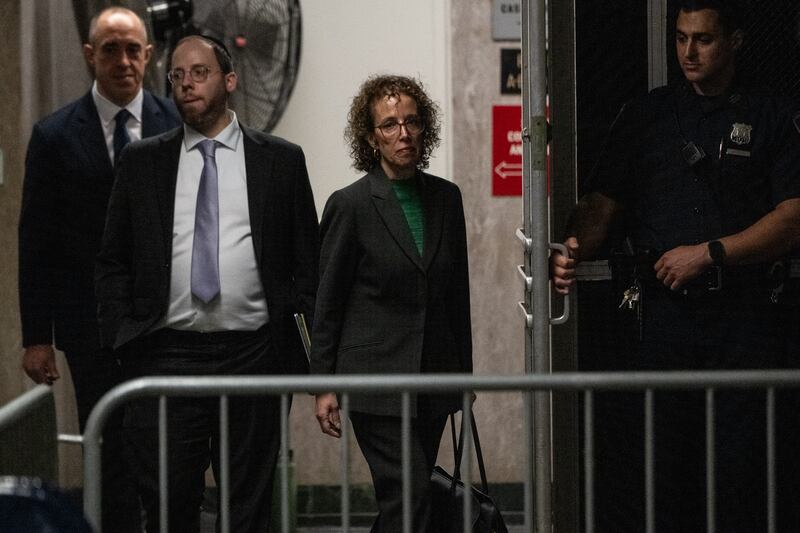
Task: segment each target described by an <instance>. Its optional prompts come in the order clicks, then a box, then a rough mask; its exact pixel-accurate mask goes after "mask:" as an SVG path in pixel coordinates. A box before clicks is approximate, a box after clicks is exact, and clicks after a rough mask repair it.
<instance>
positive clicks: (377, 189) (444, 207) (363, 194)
mask: <svg viewBox="0 0 800 533" xmlns="http://www.w3.org/2000/svg"><path fill="white" fill-rule="evenodd" d="M416 179H418V180H419V183H420V193H421V199H422V204H423V210H424V218H425V225H424V246H423V254H422V256H420V254H419V252H418V251H417V248H416V245H415V244H414V240H413V237H412V235H411V230H410V229H409V227H408V223H407V222H406V218H405V215H404V213H403V209H402V207H401V206H400V203H399V202H398V200H397V198H396V196H395V194H394V191H393V190H392V186H391V183H390V182H389V179H388V178H387V177H386V175H385V174H384V172H383V170H382V169H381V167H380V166H376V167H375V168H374V169H373V170H372V171H371V172H370V173H369V174H367V175H366V176H364V177H363V178H361V179H359V180H358V181H356V182H355V183H353V184H352V185H350V186H348V187H345V188H344V189H341V190H339V191H336V192H335V193H334V194H333V195H332V196H331V197H330V199H329V200H328V203H327V205H326V206H325V211H324V213H323V215H322V223H321V234H322V251H321V257H320V267H321V269H320V287H319V291H318V294H317V307H316V313H315V318H316V321H315V323H314V328H313V335H312V342H311V346H312V355H311V368H312V372H314V373H319V374H333V373H336V374H376V373H388V374H398V373H402V374H409V373H418V372H427V373H432V372H472V335H471V326H470V302H469V273H468V265H467V243H466V228H465V224H464V210H463V207H462V203H461V193H460V191H459V190H458V187H456V186H455V185H454V184H452V183H450V182H448V181H446V180H443V179H441V178H437V177H436V176H432V175H430V174H424V173H422V172H419V173H418V175H417V177H416ZM412 403H414V405H413V406H412V410H413V411H414V412H415V411H416V402H415V401H414V402H412ZM350 406H351V409H353V410H354V411H359V412H366V413H372V414H382V415H399V413H400V402H399V398H398V397H397V396H396V395H395V396H385V395H379V394H363V395H358V396H353V397H352V398H351V403H350ZM433 407H434V409H435V410H437V411H442V412H448V411H455V410H457V409H459V408H460V402H459V399H458V398H454V397H451V396H449V397H446V398H444V397H442V398H438V399H436V401H434V405H433Z"/></svg>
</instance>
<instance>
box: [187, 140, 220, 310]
mask: <svg viewBox="0 0 800 533" xmlns="http://www.w3.org/2000/svg"><path fill="white" fill-rule="evenodd" d="M197 149H198V150H200V153H201V154H202V155H203V172H202V173H201V174H200V187H199V188H198V189H197V207H196V208H195V214H194V242H193V244H192V294H194V295H195V296H197V297H198V298H199V299H200V300H202V301H203V302H204V303H208V302H210V301H211V300H213V299H214V298H215V297H216V296H217V295H218V294H219V191H218V189H217V162H216V160H215V159H214V152H215V151H216V149H217V143H216V141H212V140H211V139H206V140H205V141H200V142H199V143H198V144H197Z"/></svg>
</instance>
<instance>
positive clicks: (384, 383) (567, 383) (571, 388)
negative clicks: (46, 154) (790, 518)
mask: <svg viewBox="0 0 800 533" xmlns="http://www.w3.org/2000/svg"><path fill="white" fill-rule="evenodd" d="M798 387H800V370H769V371H705V372H686V371H676V372H594V373H586V372H584V373H561V374H551V375H520V376H508V375H505V376H469V375H454V374H436V375H434V374H428V375H394V376H389V375H370V376H368V377H365V376H363V375H360V376H358V375H349V376H256V377H244V376H237V377H219V376H204V377H151V378H142V379H137V380H134V381H130V382H127V383H124V384H122V385H119V386H118V387H116V388H114V389H113V390H111V391H110V392H109V393H107V394H106V395H105V396H104V397H103V398H102V399H101V400H100V402H98V404H97V406H96V407H95V409H94V410H93V411H92V414H91V416H90V417H89V421H88V424H87V427H86V431H85V433H84V439H83V441H84V454H85V455H84V475H85V478H84V510H85V513H86V516H87V517H88V519H89V521H90V522H91V523H92V525H93V526H94V527H95V528H96V529H97V531H100V530H101V522H100V516H101V513H100V510H101V506H102V501H101V496H100V495H101V486H100V483H101V481H100V480H101V476H100V468H101V463H100V436H101V434H102V430H103V425H104V423H105V421H106V418H107V417H108V415H109V413H110V412H112V411H113V410H114V409H116V408H117V407H119V406H121V405H123V404H124V403H126V402H128V401H131V400H134V399H139V398H145V397H159V471H160V480H159V485H160V505H161V528H162V531H168V524H167V505H166V504H167V501H166V498H167V484H168V479H167V475H166V472H167V470H166V466H167V464H166V460H167V452H166V450H167V442H166V429H167V427H166V426H167V401H166V399H167V397H200V396H219V397H220V441H221V444H220V465H221V468H220V470H221V475H220V479H219V480H218V481H219V483H220V506H219V512H220V524H221V530H222V532H223V533H228V532H229V531H230V522H229V512H230V510H229V507H230V501H229V492H228V483H229V461H228V457H227V455H228V450H229V446H228V433H227V424H228V398H229V397H230V396H262V395H280V397H281V454H280V457H281V458H282V459H280V465H279V471H280V476H281V511H282V524H281V529H282V531H283V532H284V533H286V532H288V531H289V524H288V516H289V513H288V505H289V498H288V455H289V454H288V450H289V437H290V435H289V424H288V416H289V395H290V394H292V393H323V392H330V391H336V392H337V393H339V394H341V400H342V401H341V406H342V420H343V424H344V423H345V422H346V421H347V417H348V413H347V410H348V403H349V396H350V395H351V394H358V393H366V392H372V393H374V392H376V391H379V392H381V393H385V394H399V395H401V399H402V418H403V426H402V427H403V431H402V460H403V495H402V496H403V516H404V532H406V533H410V532H411V509H410V502H411V494H410V484H409V481H410V475H411V470H410V469H411V465H410V420H411V416H410V407H409V406H410V395H411V394H412V393H426V392H427V393H431V392H436V393H448V392H449V393H456V392H461V393H462V397H463V412H464V416H465V418H466V419H467V421H469V417H471V416H472V392H481V391H487V392H489V391H493V392H506V391H517V392H520V393H521V394H523V395H525V401H524V402H523V404H524V408H525V409H526V412H525V413H524V414H525V416H524V421H525V427H524V429H523V433H524V436H525V443H524V444H525V449H529V448H530V446H532V445H533V442H532V441H531V438H530V437H528V435H531V433H532V431H531V428H532V427H534V426H533V422H534V421H533V414H532V413H531V411H530V410H531V406H532V402H531V401H530V400H531V396H532V395H533V394H534V393H542V392H544V393H549V392H556V391H560V392H582V393H583V399H584V402H583V403H584V415H585V416H584V448H585V451H586V453H585V454H584V464H583V468H584V477H585V490H586V498H585V505H584V512H585V524H586V532H587V533H592V531H593V530H594V521H595V520H594V512H595V511H594V503H593V502H594V486H593V483H592V480H593V472H594V457H593V453H592V450H593V442H594V434H593V420H594V413H593V398H594V396H593V395H594V393H595V392H598V391H642V392H643V394H644V395H645V407H644V410H645V413H644V417H645V439H644V440H645V442H644V443H643V445H644V447H645V460H646V464H645V473H646V481H645V502H646V510H645V512H646V519H647V524H648V531H652V530H653V529H652V528H653V525H652V524H653V523H654V485H653V449H654V434H653V427H652V419H653V393H654V391H657V390H686V391H689V390H705V394H706V417H707V418H706V420H707V442H706V460H707V464H708V465H712V466H713V464H714V461H715V450H714V445H713V442H714V434H713V424H708V421H709V420H712V421H713V416H714V394H715V391H716V390H718V389H729V388H735V389H763V390H765V405H766V418H767V420H766V428H767V430H766V435H765V439H766V443H767V444H766V446H767V458H766V459H767V485H768V487H767V507H768V513H767V514H768V518H767V519H768V524H767V531H775V435H774V432H775V390H776V389H779V388H798ZM343 427H344V426H343ZM469 427H470V425H469V423H467V424H466V425H465V435H466V436H465V439H464V443H465V451H464V453H465V456H467V457H468V456H469V454H470V453H471V450H470V445H471V437H470V435H469ZM347 434H348V432H347V431H344V432H343V434H342V435H343V438H342V439H341V459H342V473H341V483H342V491H341V513H342V531H343V532H345V533H347V532H348V531H349V530H350V521H349V514H350V501H349V497H348V492H349V479H348V474H347V465H348V464H349V442H348V437H347ZM523 455H524V456H525V457H524V459H525V460H526V461H527V460H528V457H529V454H523ZM524 466H525V467H524V468H523V469H522V470H521V471H522V472H524V473H525V474H526V476H530V475H531V474H530V473H531V472H532V469H531V468H530V465H524ZM708 477H709V483H708V486H709V487H713V486H714V469H713V468H708ZM462 480H463V482H464V485H465V486H469V485H471V482H472V480H471V472H470V468H465V469H463V471H462ZM524 481H525V483H524V487H525V499H526V501H529V500H528V499H529V498H532V497H533V495H531V494H529V491H531V490H533V489H532V487H535V486H536V484H535V483H534V481H535V480H533V479H530V478H528V479H525V480H524ZM707 498H708V499H707V503H708V505H707V507H708V528H707V531H709V532H711V533H713V532H714V519H713V517H714V512H715V502H714V494H713V489H709V490H708V492H707ZM470 505H471V503H470V499H469V498H466V499H465V505H464V509H463V511H464V515H463V520H464V523H465V524H466V523H467V521H468V519H469V517H470V515H471V511H472V510H471V509H470ZM533 515H534V510H533V509H531V508H530V507H529V506H526V507H525V511H524V527H525V530H526V531H534V516H533Z"/></svg>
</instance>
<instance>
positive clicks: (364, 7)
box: [273, 0, 452, 213]
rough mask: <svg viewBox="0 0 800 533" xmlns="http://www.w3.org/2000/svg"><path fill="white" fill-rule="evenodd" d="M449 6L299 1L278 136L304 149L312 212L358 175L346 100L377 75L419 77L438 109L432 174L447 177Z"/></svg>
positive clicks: (387, 0)
mask: <svg viewBox="0 0 800 533" xmlns="http://www.w3.org/2000/svg"><path fill="white" fill-rule="evenodd" d="M449 2H450V0H402V1H397V0H340V1H330V0H302V1H301V9H302V17H303V43H302V51H301V54H302V55H301V58H300V71H299V77H298V81H297V85H296V86H295V89H294V92H293V93H292V96H291V99H290V100H289V105H288V107H287V109H286V111H285V112H284V115H283V117H282V118H281V120H280V122H279V123H278V125H277V127H276V129H275V131H274V132H273V133H275V134H276V135H279V136H281V137H284V138H286V139H288V140H290V141H292V142H295V143H297V144H299V145H301V146H302V147H303V150H304V151H305V154H306V158H307V160H308V169H309V174H310V176H311V184H312V187H313V189H314V198H315V200H316V203H317V210H318V211H319V212H320V213H322V208H323V207H324V205H325V201H326V200H327V199H328V196H330V194H331V193H332V192H333V191H335V190H336V189H340V188H342V187H344V186H345V185H348V184H349V183H351V182H353V181H354V180H355V179H356V178H358V177H359V173H357V172H356V171H355V170H354V169H353V168H352V167H351V166H350V158H349V156H348V149H347V147H346V146H345V143H344V140H343V132H344V127H345V122H346V119H347V111H348V108H349V106H350V101H351V100H352V98H353V96H354V95H355V93H356V91H357V90H358V87H359V86H360V85H361V83H362V82H363V81H364V80H365V79H366V78H367V77H368V76H369V75H370V74H374V73H397V74H403V75H411V76H415V77H417V78H419V79H420V80H421V81H422V82H423V84H424V85H425V87H426V89H427V91H428V94H429V95H430V96H431V97H432V98H433V99H434V100H435V101H436V102H437V103H438V104H439V105H440V106H441V108H442V111H443V114H444V117H443V118H444V120H443V124H442V145H441V146H440V147H439V149H438V150H437V151H436V153H435V154H434V157H433V158H431V165H430V168H429V169H428V170H429V172H431V173H433V174H436V175H439V176H442V177H446V178H449V177H450V176H451V172H450V169H451V156H450V152H451V149H450V147H451V138H452V136H451V135H450V134H449V125H450V109H449V107H450V98H449V94H450V91H449V83H450V73H449V67H448V64H449V57H448V54H449V42H450V35H449V28H450V16H449V10H448V6H449Z"/></svg>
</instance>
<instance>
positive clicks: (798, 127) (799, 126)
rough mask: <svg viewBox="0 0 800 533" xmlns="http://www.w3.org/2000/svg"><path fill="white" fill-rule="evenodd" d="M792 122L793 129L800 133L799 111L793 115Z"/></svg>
mask: <svg viewBox="0 0 800 533" xmlns="http://www.w3.org/2000/svg"><path fill="white" fill-rule="evenodd" d="M792 122H794V129H796V130H797V133H800V111H798V112H797V113H795V114H794V118H793V119H792Z"/></svg>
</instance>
